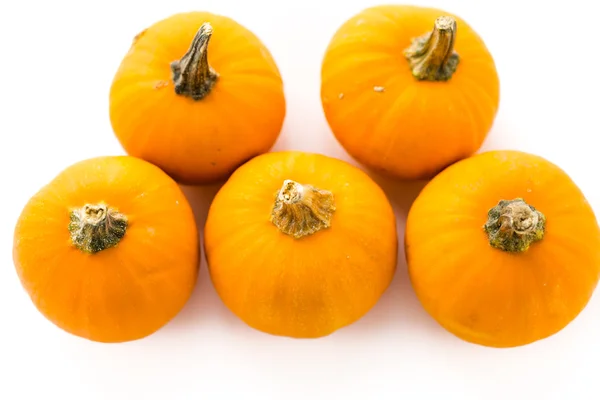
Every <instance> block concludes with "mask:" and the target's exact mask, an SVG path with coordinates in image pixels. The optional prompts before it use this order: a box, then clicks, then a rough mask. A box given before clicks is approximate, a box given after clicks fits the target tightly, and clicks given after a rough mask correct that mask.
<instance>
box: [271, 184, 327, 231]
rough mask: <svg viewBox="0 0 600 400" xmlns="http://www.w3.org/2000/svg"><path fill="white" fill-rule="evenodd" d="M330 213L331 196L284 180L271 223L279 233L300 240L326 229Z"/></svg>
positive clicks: (272, 212) (307, 186)
mask: <svg viewBox="0 0 600 400" xmlns="http://www.w3.org/2000/svg"><path fill="white" fill-rule="evenodd" d="M334 211H335V203H334V198H333V193H331V192H329V191H327V190H321V189H317V188H315V187H313V186H311V185H302V184H300V183H298V182H294V181H292V180H285V181H284V182H283V186H282V187H281V190H279V192H278V193H277V195H276V198H275V204H274V205H273V209H272V211H271V222H272V223H273V224H275V226H276V227H277V228H279V230H280V231H281V232H283V233H285V234H287V235H290V236H293V237H294V238H296V239H300V238H302V237H304V236H307V235H312V234H313V233H315V232H318V231H320V230H321V229H325V228H329V226H330V225H331V218H332V216H333V212H334Z"/></svg>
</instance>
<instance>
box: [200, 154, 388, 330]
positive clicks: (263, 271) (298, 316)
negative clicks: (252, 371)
mask: <svg viewBox="0 0 600 400" xmlns="http://www.w3.org/2000/svg"><path fill="white" fill-rule="evenodd" d="M286 180H292V181H294V182H296V183H299V184H302V185H312V186H314V187H316V188H317V189H318V190H321V191H325V192H320V194H319V196H321V195H322V196H323V197H318V196H317V197H314V198H309V197H308V195H306V194H305V195H304V196H307V197H304V198H303V201H304V200H305V199H308V200H309V201H307V205H308V208H310V207H311V206H312V207H315V209H319V204H320V212H321V216H322V217H323V218H322V220H321V221H325V220H327V222H326V223H325V222H324V223H323V225H324V226H320V227H315V226H317V225H318V222H315V221H313V222H315V223H314V224H311V223H309V224H306V225H305V226H304V225H301V224H298V225H295V223H294V222H293V221H294V217H297V220H296V222H298V221H300V220H302V218H303V217H306V218H307V219H310V218H312V217H314V215H312V214H310V215H309V214H302V212H301V211H298V210H296V214H294V213H293V210H292V213H291V214H286V212H285V211H283V213H282V214H277V212H278V211H277V210H278V209H277V208H274V203H275V202H276V199H279V197H277V195H278V193H279V194H281V192H282V190H283V188H284V187H285V182H288V181H286ZM282 185H283V186H282ZM306 190H308V189H306ZM304 193H311V192H310V191H307V192H304ZM323 193H324V194H323ZM330 194H332V195H333V197H327V196H329V195H330ZM332 199H333V201H332V202H331V203H328V201H330V200H332ZM331 206H332V207H331ZM291 207H294V205H292V206H291ZM308 208H307V209H308ZM333 208H334V211H333V213H332V214H331V213H329V211H331V210H332V209H333ZM279 211H281V209H280V210H279ZM317 211H318V210H317ZM311 215H312V217H311ZM324 215H325V216H324ZM272 218H273V219H272ZM328 218H329V219H328ZM272 221H274V222H272ZM279 223H281V225H279ZM302 226H304V227H305V228H306V230H307V231H310V230H311V229H313V228H314V229H316V231H314V233H312V234H310V233H307V232H304V235H303V236H301V237H300V235H301V234H302V233H300V234H299V235H297V236H298V237H295V236H294V232H296V233H298V229H297V228H298V227H302ZM280 227H281V229H280ZM284 232H288V233H284ZM204 246H205V254H206V257H207V261H208V268H209V271H210V276H211V279H212V282H213V284H214V286H215V288H216V291H217V293H218V294H219V296H220V297H221V299H222V300H223V302H224V303H225V305H226V306H227V307H228V308H229V309H230V310H231V311H232V312H233V313H234V314H236V315H237V316H238V317H239V318H240V319H241V320H243V321H244V322H245V323H246V324H248V325H249V326H251V327H253V328H255V329H257V330H259V331H262V332H265V333H268V334H272V335H278V336H287V337H292V338H318V337H322V336H326V335H329V334H331V333H332V332H334V331H336V330H338V329H340V328H342V327H345V326H347V325H349V324H351V323H353V322H355V321H357V320H358V319H360V318H361V317H362V316H363V315H364V314H366V313H367V312H368V311H369V310H370V309H371V308H372V307H373V306H374V305H375V304H376V303H377V301H378V299H379V298H380V296H381V295H382V294H383V293H384V291H385V290H386V288H387V287H388V286H389V284H390V282H391V280H392V277H393V275H394V272H395V269H396V262H397V249H398V241H397V232H396V222H395V216H394V212H393V210H392V207H391V205H390V203H389V202H388V200H387V197H386V195H385V194H384V192H383V191H382V190H381V188H380V187H379V186H378V185H377V184H376V183H375V182H374V181H373V180H371V178H370V177H369V176H368V175H367V174H365V173H364V172H363V171H361V170H360V169H358V168H356V167H354V166H352V165H350V164H348V163H346V162H343V161H341V160H337V159H334V158H330V157H327V156H324V155H319V154H312V153H303V152H295V151H282V152H276V153H268V154H265V155H261V156H258V157H256V158H254V159H253V160H251V161H249V162H248V163H246V164H245V165H243V166H242V167H240V168H239V169H238V170H237V171H236V172H235V173H234V174H233V175H232V176H231V177H230V178H229V180H228V181H227V182H226V183H225V185H224V186H223V187H222V188H221V190H220V191H219V192H218V193H217V195H216V197H215V199H214V201H213V203H212V205H211V207H210V209H209V213H208V218H207V221H206V226H205V230H204Z"/></svg>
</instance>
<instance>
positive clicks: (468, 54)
mask: <svg viewBox="0 0 600 400" xmlns="http://www.w3.org/2000/svg"><path fill="white" fill-rule="evenodd" d="M499 92H500V88H499V78H498V74H497V71H496V67H495V64H494V60H493V58H492V55H491V54H490V52H489V51H488V49H487V48H486V46H485V44H484V42H483V40H482V39H481V38H480V37H479V36H478V35H477V33H476V32H475V31H474V30H473V29H472V28H471V27H470V26H469V25H468V24H467V23H466V22H465V21H463V20H462V19H461V18H459V17H458V16H455V15H452V14H450V13H448V12H446V11H443V10H439V9H434V8H426V7H417V6H405V5H386V6H376V7H371V8H368V9H366V10H364V11H362V12H360V13H358V14H357V15H355V16H354V17H352V18H350V19H349V20H348V21H347V22H345V23H344V24H343V25H342V26H341V27H340V28H339V29H338V31H337V32H336V33H335V35H334V36H333V38H332V39H331V42H330V43H329V46H328V48H327V50H326V53H325V56H324V59H323V63H322V68H321V100H322V105H323V110H324V112H325V117H326V119H327V122H328V124H329V126H330V128H331V130H332V132H333V134H334V135H335V137H336V138H337V140H338V141H339V143H340V144H341V145H342V146H343V147H344V148H345V149H346V151H347V152H348V153H349V154H350V155H351V156H352V157H354V158H355V159H356V160H358V161H359V162H361V163H362V164H364V165H365V166H367V167H369V168H371V169H373V170H376V171H379V172H382V173H385V174H387V175H390V176H393V177H397V178H401V179H428V178H431V177H432V176H434V175H435V174H436V173H437V172H439V171H440V170H442V169H443V168H444V167H446V166H448V165H450V164H452V163H453V162H456V161H458V160H460V159H463V158H465V157H467V156H469V155H472V154H473V153H475V152H476V150H478V149H479V148H480V146H481V145H482V143H483V141H484V139H485V138H486V136H487V134H488V132H489V131H490V129H491V127H492V124H493V121H494V119H495V116H496V112H497V109H498V104H499Z"/></svg>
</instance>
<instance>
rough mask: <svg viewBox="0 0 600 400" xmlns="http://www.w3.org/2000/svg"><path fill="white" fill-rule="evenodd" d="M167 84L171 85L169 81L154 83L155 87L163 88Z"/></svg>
mask: <svg viewBox="0 0 600 400" xmlns="http://www.w3.org/2000/svg"><path fill="white" fill-rule="evenodd" d="M167 86H169V81H158V82H156V84H155V85H154V89H162V88H164V87H167Z"/></svg>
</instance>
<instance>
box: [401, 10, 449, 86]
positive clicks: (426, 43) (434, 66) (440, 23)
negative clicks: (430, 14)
mask: <svg viewBox="0 0 600 400" xmlns="http://www.w3.org/2000/svg"><path fill="white" fill-rule="evenodd" d="M455 39H456V20H455V19H454V18H452V17H448V16H442V17H439V18H437V19H436V20H435V23H434V25H433V31H432V32H429V33H426V34H424V35H423V36H419V37H417V38H415V39H413V40H412V43H411V45H410V46H409V47H408V48H407V49H406V50H404V56H405V57H406V58H407V59H408V63H409V65H410V68H411V70H412V74H413V76H414V77H415V78H417V79H419V80H426V81H447V80H449V79H450V78H451V77H452V74H454V72H455V71H456V67H457V66H458V62H459V60H460V58H459V56H458V54H457V53H456V52H455V51H454V40H455Z"/></svg>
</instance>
